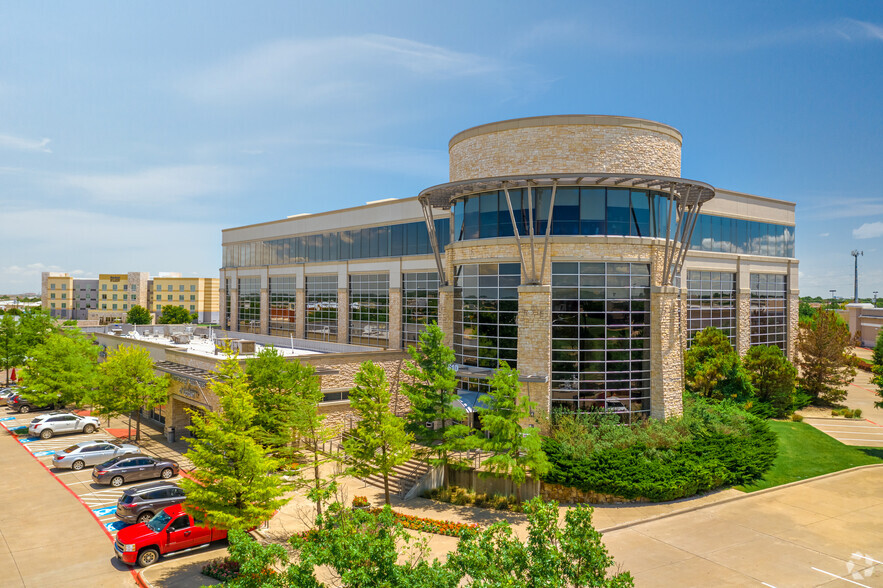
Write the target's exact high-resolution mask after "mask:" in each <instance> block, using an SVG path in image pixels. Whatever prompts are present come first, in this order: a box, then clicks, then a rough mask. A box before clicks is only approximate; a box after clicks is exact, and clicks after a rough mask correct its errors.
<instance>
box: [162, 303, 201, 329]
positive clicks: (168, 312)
mask: <svg viewBox="0 0 883 588" xmlns="http://www.w3.org/2000/svg"><path fill="white" fill-rule="evenodd" d="M198 318H199V317H198V316H197V314H196V313H194V314H190V311H189V310H187V309H186V308H184V307H183V306H171V305H167V306H163V307H162V314H161V315H160V317H159V319H158V320H157V321H156V322H157V323H158V324H160V325H181V324H185V323H192V322H193V321H195V320H197V319H198Z"/></svg>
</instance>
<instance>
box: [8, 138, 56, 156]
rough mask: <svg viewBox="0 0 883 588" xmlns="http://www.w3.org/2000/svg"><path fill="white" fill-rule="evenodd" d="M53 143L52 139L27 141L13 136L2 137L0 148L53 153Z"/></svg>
mask: <svg viewBox="0 0 883 588" xmlns="http://www.w3.org/2000/svg"><path fill="white" fill-rule="evenodd" d="M51 141H52V140H51V139H25V138H23V137H14V136H13V135H0V148H5V149H15V150H17V151H41V152H43V153H52V149H50V148H49V143H50V142H51Z"/></svg>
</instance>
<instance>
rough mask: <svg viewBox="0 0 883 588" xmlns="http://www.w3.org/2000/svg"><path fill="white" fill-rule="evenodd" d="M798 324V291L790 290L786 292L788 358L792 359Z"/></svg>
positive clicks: (795, 346)
mask: <svg viewBox="0 0 883 588" xmlns="http://www.w3.org/2000/svg"><path fill="white" fill-rule="evenodd" d="M799 324H800V292H799V291H798V290H791V291H790V292H789V293H788V351H787V355H788V359H790V360H791V361H794V356H795V353H796V352H797V333H798V329H799V328H800V327H799Z"/></svg>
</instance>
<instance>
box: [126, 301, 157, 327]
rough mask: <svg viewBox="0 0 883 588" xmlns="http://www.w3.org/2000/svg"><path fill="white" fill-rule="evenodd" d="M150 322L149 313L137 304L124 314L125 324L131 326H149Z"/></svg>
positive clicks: (151, 318)
mask: <svg viewBox="0 0 883 588" xmlns="http://www.w3.org/2000/svg"><path fill="white" fill-rule="evenodd" d="M152 321H153V317H151V316H150V312H149V311H148V310H147V309H146V308H144V307H143V306H140V305H138V304H136V305H134V306H132V308H130V309H129V312H127V313H126V322H127V323H129V324H131V325H149V324H150V323H151V322H152Z"/></svg>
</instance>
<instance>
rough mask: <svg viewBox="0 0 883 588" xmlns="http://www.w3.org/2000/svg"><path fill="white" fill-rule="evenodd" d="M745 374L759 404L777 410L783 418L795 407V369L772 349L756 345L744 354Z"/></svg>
mask: <svg viewBox="0 0 883 588" xmlns="http://www.w3.org/2000/svg"><path fill="white" fill-rule="evenodd" d="M744 365H745V370H746V371H747V372H748V376H749V378H750V379H751V385H752V386H754V389H755V392H756V394H757V397H758V400H760V401H761V402H766V403H769V404H770V405H771V406H772V407H773V408H775V409H776V416H777V417H783V416H785V415H787V414H788V413H789V412H790V411H791V407H792V405H793V404H794V389H795V384H796V382H797V368H795V367H794V365H793V364H792V363H791V362H790V361H788V358H787V357H785V354H783V353H782V350H781V349H779V348H778V347H776V346H775V345H755V346H753V347H751V348H749V349H748V353H747V354H745V362H744Z"/></svg>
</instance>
